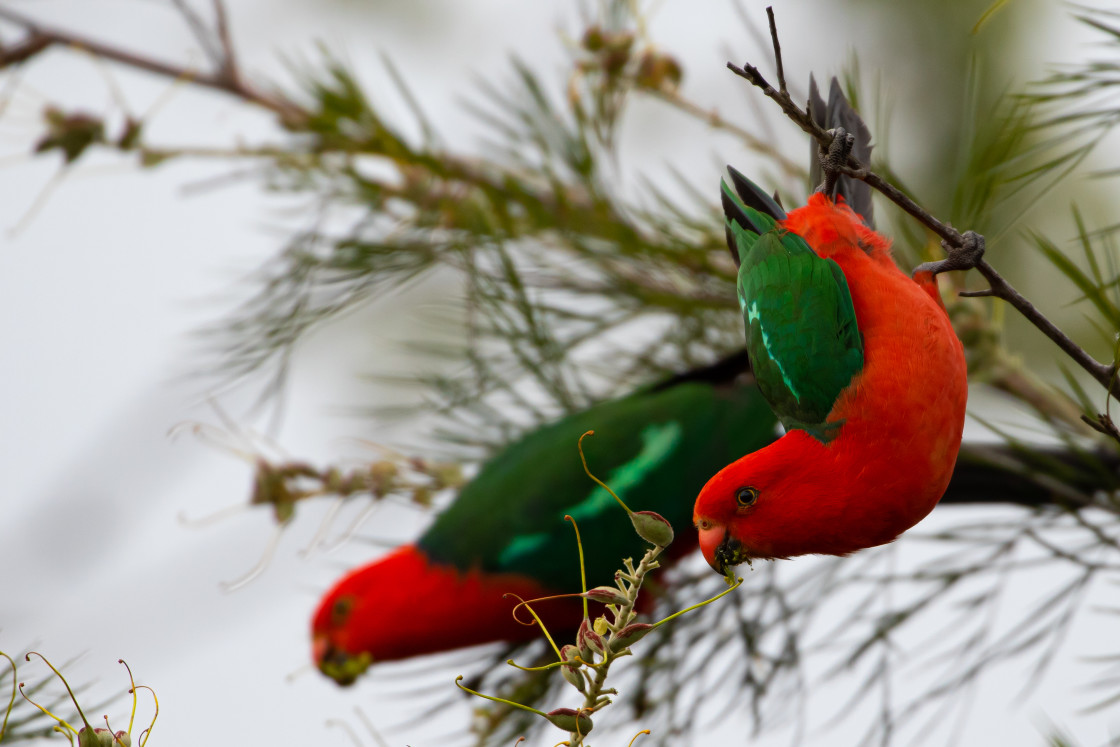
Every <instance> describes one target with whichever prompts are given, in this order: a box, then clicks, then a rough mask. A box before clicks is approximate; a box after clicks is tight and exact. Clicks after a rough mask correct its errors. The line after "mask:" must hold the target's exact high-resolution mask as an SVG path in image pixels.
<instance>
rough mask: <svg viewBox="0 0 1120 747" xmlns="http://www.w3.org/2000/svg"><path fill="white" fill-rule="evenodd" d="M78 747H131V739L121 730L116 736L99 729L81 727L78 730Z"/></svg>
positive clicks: (106, 730)
mask: <svg viewBox="0 0 1120 747" xmlns="http://www.w3.org/2000/svg"><path fill="white" fill-rule="evenodd" d="M78 745H79V747H114V745H115V746H116V747H122V746H123V747H132V737H131V736H129V734H128V732H126V731H124V730H123V729H122V730H120V731H118V732H117V733H116V734H114V733H113V732H111V731H109V730H108V729H102V728H100V727H97V728H91V727H88V726H83V727H82V728H81V729H79V730H78Z"/></svg>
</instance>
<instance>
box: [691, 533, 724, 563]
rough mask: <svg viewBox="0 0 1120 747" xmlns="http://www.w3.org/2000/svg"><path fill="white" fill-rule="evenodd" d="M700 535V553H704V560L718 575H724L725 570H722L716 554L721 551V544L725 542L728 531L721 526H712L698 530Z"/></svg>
mask: <svg viewBox="0 0 1120 747" xmlns="http://www.w3.org/2000/svg"><path fill="white" fill-rule="evenodd" d="M697 531H698V532H699V533H700V552H702V553H704V560H706V561H708V565H710V566H711V567H712V568H713V569H714V570H715V571H716V573H723V572H724V569H723V568H720V567H719V565H718V563H717V560H716V554H717V551H718V550H719V546H720V543H722V542H723V540H724V537H726V536H727V529H726V528H725V527H722V526H719V525H711V526H708V527H707V528H700V529H698V530H697Z"/></svg>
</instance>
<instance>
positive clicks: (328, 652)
mask: <svg viewBox="0 0 1120 747" xmlns="http://www.w3.org/2000/svg"><path fill="white" fill-rule="evenodd" d="M507 593H508V594H512V595H516V596H517V597H521V598H523V599H535V598H538V597H543V596H548V595H549V594H550V592H549V591H548V590H547V589H544V588H543V587H542V586H541V585H540V584H538V583H537V582H536V581H534V580H533V579H531V578H528V577H525V576H520V575H515V574H509V573H506V574H487V573H483V572H480V571H478V570H471V571H468V572H463V571H460V570H459V569H457V568H456V567H454V566H453V565H449V564H444V563H437V562H433V561H432V560H430V559H429V558H428V556H427V554H426V553H425V552H424V551H423V550H422V549H421V548H419V547H416V546H415V545H407V546H405V547H401V548H399V549H397V550H395V551H393V552H392V553H390V554H389V555H386V556H385V557H383V558H381V559H380V560H377V561H375V562H373V563H371V564H369V565H367V566H363V567H361V568H358V569H357V570H354V571H351V572H350V573H348V574H347V575H346V576H344V577H343V578H342V580H340V581H339V582H338V583H337V584H335V586H334V588H332V589H331V590H330V591H329V592H327V594H326V596H324V597H323V599H322V601H321V602H320V603H319V609H318V610H317V611H316V612H315V616H314V618H312V621H311V648H312V656H313V657H314V659H315V665H316V666H317V667H318V668H319V670H320V671H321V672H322V673H323V674H325V675H327V676H328V677H330V678H331V679H333V680H334V681H335V682H337V683H338V684H340V685H350V684H352V683H353V682H354V680H356V679H357V678H358V677H359V676H360V675H361V674H362V673H363V672H365V670H366V669H368V668H369V667H370V665H371V664H374V663H376V662H379V661H391V660H394V659H405V658H409V657H412V656H421V655H423V654H431V653H435V652H438V651H448V650H451V649H455V648H460V647H463V646H473V645H476V644H479V643H489V642H491V641H501V640H525V639H528V638H532V637H534V636H535V635H537V629H536V627H535V626H527V625H521V624H519V623H518V622H517V621H516V620H515V619H514V618H513V615H512V614H511V612H512V610H513V608H514V606H515V605H516V604H517V600H516V599H515V598H514V597H513V596H506V595H507ZM542 610H544V611H543V612H542V614H543V615H544V616H545V620H546V622H547V621H554V622H555V621H558V620H562V621H563V622H564V624H566V625H568V626H571V625H572V619H570V618H572V617H573V613H574V621H575V624H578V622H579V613H578V609H577V607H572V606H568V605H557V604H553V605H551V606H550V607H545V608H542ZM564 614H566V615H567V616H566V617H550V615H554V616H555V615H564Z"/></svg>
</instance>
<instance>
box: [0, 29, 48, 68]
mask: <svg viewBox="0 0 1120 747" xmlns="http://www.w3.org/2000/svg"><path fill="white" fill-rule="evenodd" d="M50 45H51V40H50V39H48V38H47V37H45V36H43V35H42V34H35V33H32V34H28V35H27V38H25V39H23V40H22V41H21V42H19V43H18V44H15V45H13V46H10V47H0V68H5V67H8V66H9V65H18V64H19V63H21V62H23V61H24V60H28V59H31V58H32V57H34V56H35V55H37V54H39V53H40V52H42V51H43V50H44V49H46V48H47V47H49V46H50Z"/></svg>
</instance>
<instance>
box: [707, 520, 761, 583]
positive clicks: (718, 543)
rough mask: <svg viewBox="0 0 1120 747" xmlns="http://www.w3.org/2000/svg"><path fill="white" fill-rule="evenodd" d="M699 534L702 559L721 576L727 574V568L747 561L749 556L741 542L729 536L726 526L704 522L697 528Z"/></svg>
mask: <svg viewBox="0 0 1120 747" xmlns="http://www.w3.org/2000/svg"><path fill="white" fill-rule="evenodd" d="M697 531H698V532H699V534H700V551H701V552H702V553H704V560H706V561H708V565H710V566H711V567H712V570H714V571H715V572H716V573H718V574H720V575H721V576H728V575H729V573H730V572H729V570H728V569H729V568H731V566H733V565H738V564H739V563H743V562H747V561H749V560H750V558H751V556H750V554H749V553H747V552H746V551H745V550H744V548H743V543H742V542H740V541H739V540H738V539H736V538H735V537H732V536H731V532H730V531H728V529H727V527H725V526H721V525H719V524H711V523H708V522H705V523H704V524H702V525H701V526H700V527H698V530H697Z"/></svg>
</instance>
